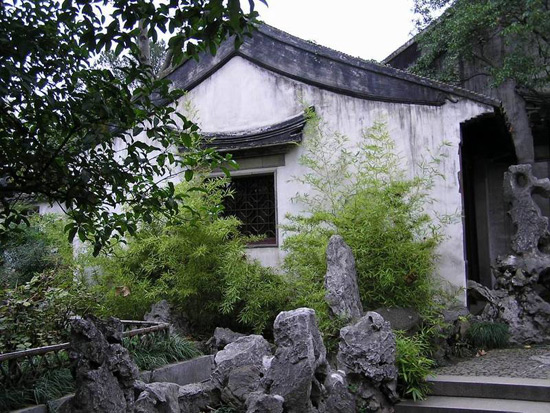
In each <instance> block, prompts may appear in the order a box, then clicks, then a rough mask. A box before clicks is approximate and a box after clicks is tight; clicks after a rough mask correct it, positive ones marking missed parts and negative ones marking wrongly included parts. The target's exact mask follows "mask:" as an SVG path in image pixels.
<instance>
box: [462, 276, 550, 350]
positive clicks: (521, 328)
mask: <svg viewBox="0 0 550 413" xmlns="http://www.w3.org/2000/svg"><path fill="white" fill-rule="evenodd" d="M506 279H507V280H508V281H509V282H508V284H503V282H504V281H503V280H506ZM517 279H518V276H517V275H512V274H508V275H502V276H501V280H500V288H496V289H495V290H490V289H489V288H487V287H485V286H482V285H480V284H478V283H476V282H475V281H471V280H470V281H468V290H469V291H470V293H471V294H472V295H473V296H474V297H477V298H482V299H484V300H485V301H487V304H486V305H485V308H484V309H483V312H482V314H481V316H480V318H481V319H482V320H487V321H497V322H503V323H506V324H508V328H509V333H510V341H511V342H512V343H517V344H525V343H540V342H544V341H548V340H550V303H548V302H546V301H544V300H543V299H542V298H541V297H540V296H539V295H538V294H537V293H536V292H535V290H534V289H533V288H532V286H531V285H529V284H523V283H522V285H518V284H517V281H516V282H514V280H517ZM520 279H521V280H524V279H527V277H522V278H520ZM504 285H506V286H509V287H510V288H505V287H504Z"/></svg>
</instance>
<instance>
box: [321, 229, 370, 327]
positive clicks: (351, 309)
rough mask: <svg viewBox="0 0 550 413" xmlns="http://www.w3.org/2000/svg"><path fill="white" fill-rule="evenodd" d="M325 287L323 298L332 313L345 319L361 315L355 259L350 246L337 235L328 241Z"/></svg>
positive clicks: (361, 308) (361, 307)
mask: <svg viewBox="0 0 550 413" xmlns="http://www.w3.org/2000/svg"><path fill="white" fill-rule="evenodd" d="M325 288H326V290H327V293H326V296H325V298H326V300H327V303H328V304H329V306H330V309H331V310H332V312H333V314H335V315H336V316H338V317H343V318H346V319H358V318H361V317H362V315H363V306H362V305H361V300H360V298H359V287H358V285H357V272H356V270H355V259H354V258H353V253H352V251H351V248H350V247H349V246H348V245H347V244H346V243H345V242H344V239H343V238H342V237H341V236H339V235H333V236H332V237H331V238H330V241H329V243H328V247H327V273H326V275H325Z"/></svg>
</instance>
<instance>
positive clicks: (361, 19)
mask: <svg viewBox="0 0 550 413" xmlns="http://www.w3.org/2000/svg"><path fill="white" fill-rule="evenodd" d="M267 2H268V4H269V7H266V6H265V5H263V4H262V3H260V2H259V1H256V10H257V11H258V13H259V14H260V19H261V20H263V21H265V22H266V23H268V24H270V25H272V26H274V27H277V28H278V29H281V30H284V31H286V32H288V33H290V34H293V35H295V36H298V37H300V38H302V39H305V40H312V41H315V42H316V43H318V44H321V45H323V46H328V47H330V48H332V49H336V50H339V51H341V52H344V53H347V54H350V55H352V56H359V57H361V58H363V59H374V60H382V59H383V58H385V57H386V56H388V55H389V54H390V53H391V52H393V51H394V50H395V49H397V48H398V47H399V46H401V45H402V44H403V43H405V42H406V41H407V40H408V39H409V38H410V37H411V32H412V30H413V29H414V23H413V21H412V20H413V13H412V5H413V0H267ZM243 6H244V4H243Z"/></svg>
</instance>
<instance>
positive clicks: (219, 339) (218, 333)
mask: <svg viewBox="0 0 550 413" xmlns="http://www.w3.org/2000/svg"><path fill="white" fill-rule="evenodd" d="M240 337H244V334H241V333H235V332H234V331H232V330H230V329H228V328H222V327H216V329H215V330H214V335H213V336H212V337H210V339H209V340H208V341H207V342H206V346H207V348H208V349H209V350H210V352H211V353H212V354H214V353H216V352H218V351H220V350H223V349H224V347H225V346H227V345H228V344H229V343H232V342H234V341H235V340H237V339H238V338H240Z"/></svg>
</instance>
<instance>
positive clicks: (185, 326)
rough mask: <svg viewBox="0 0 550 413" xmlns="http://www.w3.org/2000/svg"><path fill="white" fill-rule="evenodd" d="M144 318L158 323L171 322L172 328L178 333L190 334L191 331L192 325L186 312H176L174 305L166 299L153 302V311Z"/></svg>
mask: <svg viewBox="0 0 550 413" xmlns="http://www.w3.org/2000/svg"><path fill="white" fill-rule="evenodd" d="M143 319H144V320H145V321H154V322H156V323H168V324H170V330H171V331H175V332H177V333H178V334H182V335H188V334H189V333H190V332H191V327H190V326H189V322H188V321H187V318H186V316H185V314H179V315H178V314H175V313H174V311H173V308H172V306H171V305H170V303H169V302H168V301H166V300H161V301H159V302H158V303H155V304H153V305H152V306H151V311H149V312H148V313H147V314H145V316H144V317H143Z"/></svg>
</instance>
